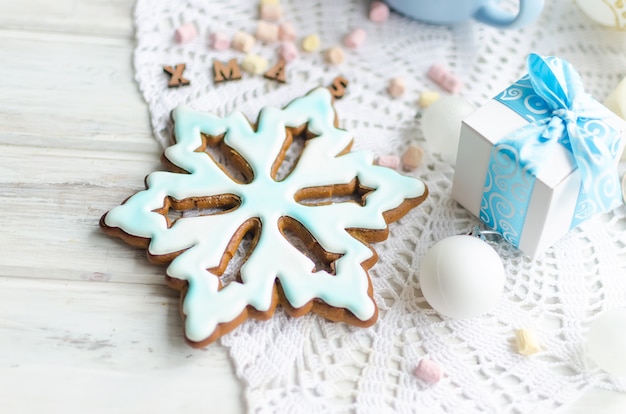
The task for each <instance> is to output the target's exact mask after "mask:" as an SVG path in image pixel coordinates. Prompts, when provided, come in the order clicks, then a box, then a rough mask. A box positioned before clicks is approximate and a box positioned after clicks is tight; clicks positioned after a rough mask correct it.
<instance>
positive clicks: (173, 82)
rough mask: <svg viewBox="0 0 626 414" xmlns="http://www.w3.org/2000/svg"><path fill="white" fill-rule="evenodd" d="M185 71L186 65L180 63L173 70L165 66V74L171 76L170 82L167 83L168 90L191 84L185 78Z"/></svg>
mask: <svg viewBox="0 0 626 414" xmlns="http://www.w3.org/2000/svg"><path fill="white" fill-rule="evenodd" d="M184 70H185V64H184V63H179V64H178V65H176V66H175V67H174V68H173V69H172V67H171V66H163V72H165V73H167V74H169V75H170V81H169V82H168V83H167V87H168V88H178V87H179V86H186V85H189V84H190V83H191V82H189V81H188V80H187V79H185V78H183V71H184Z"/></svg>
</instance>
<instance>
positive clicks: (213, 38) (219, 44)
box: [209, 32, 230, 51]
mask: <svg viewBox="0 0 626 414" xmlns="http://www.w3.org/2000/svg"><path fill="white" fill-rule="evenodd" d="M209 41H210V43H211V47H212V48H213V49H215V50H219V51H223V50H226V49H228V48H229V47H230V38H229V37H228V36H226V34H225V33H222V32H214V33H211V35H210V36H209Z"/></svg>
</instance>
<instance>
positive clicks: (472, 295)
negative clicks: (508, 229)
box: [419, 235, 505, 319]
mask: <svg viewBox="0 0 626 414" xmlns="http://www.w3.org/2000/svg"><path fill="white" fill-rule="evenodd" d="M504 279H505V276H504V266H503V265H502V261H501V260H500V257H499V256H498V254H497V253H496V251H495V250H494V249H493V248H492V247H491V246H489V245H488V244H487V243H486V242H484V241H482V240H480V239H479V238H477V237H473V236H465V235H459V236H452V237H448V238H447V239H443V240H441V241H439V242H437V243H436V244H435V245H434V246H433V247H432V248H431V249H430V250H429V251H428V253H426V256H424V257H423V258H422V263H421V266H420V275H419V281H420V285H421V288H422V293H423V294H424V298H425V299H426V301H427V302H428V304H429V305H430V306H432V308H433V309H434V310H436V311H437V312H439V313H440V314H442V315H445V316H449V317H451V318H459V319H460V318H472V317H474V316H479V315H481V314H483V313H485V312H487V311H488V310H490V309H492V308H493V307H494V306H495V305H496V304H497V303H498V301H499V300H500V296H501V295H502V290H503V289H504Z"/></svg>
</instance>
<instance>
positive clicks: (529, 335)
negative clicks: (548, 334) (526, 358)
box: [515, 329, 541, 355]
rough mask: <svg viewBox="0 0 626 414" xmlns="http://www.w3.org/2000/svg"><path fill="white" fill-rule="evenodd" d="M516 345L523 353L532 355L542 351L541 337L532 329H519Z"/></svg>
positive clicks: (516, 333)
mask: <svg viewBox="0 0 626 414" xmlns="http://www.w3.org/2000/svg"><path fill="white" fill-rule="evenodd" d="M515 345H516V346H517V352H519V353H520V354H522V355H532V354H534V353H537V352H539V351H541V346H540V345H539V338H538V337H537V334H536V333H535V331H533V330H530V329H518V330H516V331H515Z"/></svg>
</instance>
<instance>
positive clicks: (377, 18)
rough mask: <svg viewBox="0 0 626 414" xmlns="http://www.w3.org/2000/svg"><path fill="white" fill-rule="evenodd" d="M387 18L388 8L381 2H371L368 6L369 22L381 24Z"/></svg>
mask: <svg viewBox="0 0 626 414" xmlns="http://www.w3.org/2000/svg"><path fill="white" fill-rule="evenodd" d="M388 18H389V6H387V5H386V4H385V3H383V2H382V1H373V2H372V4H371V6H370V20H371V21H373V22H376V23H382V22H384V21H387V19H388Z"/></svg>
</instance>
